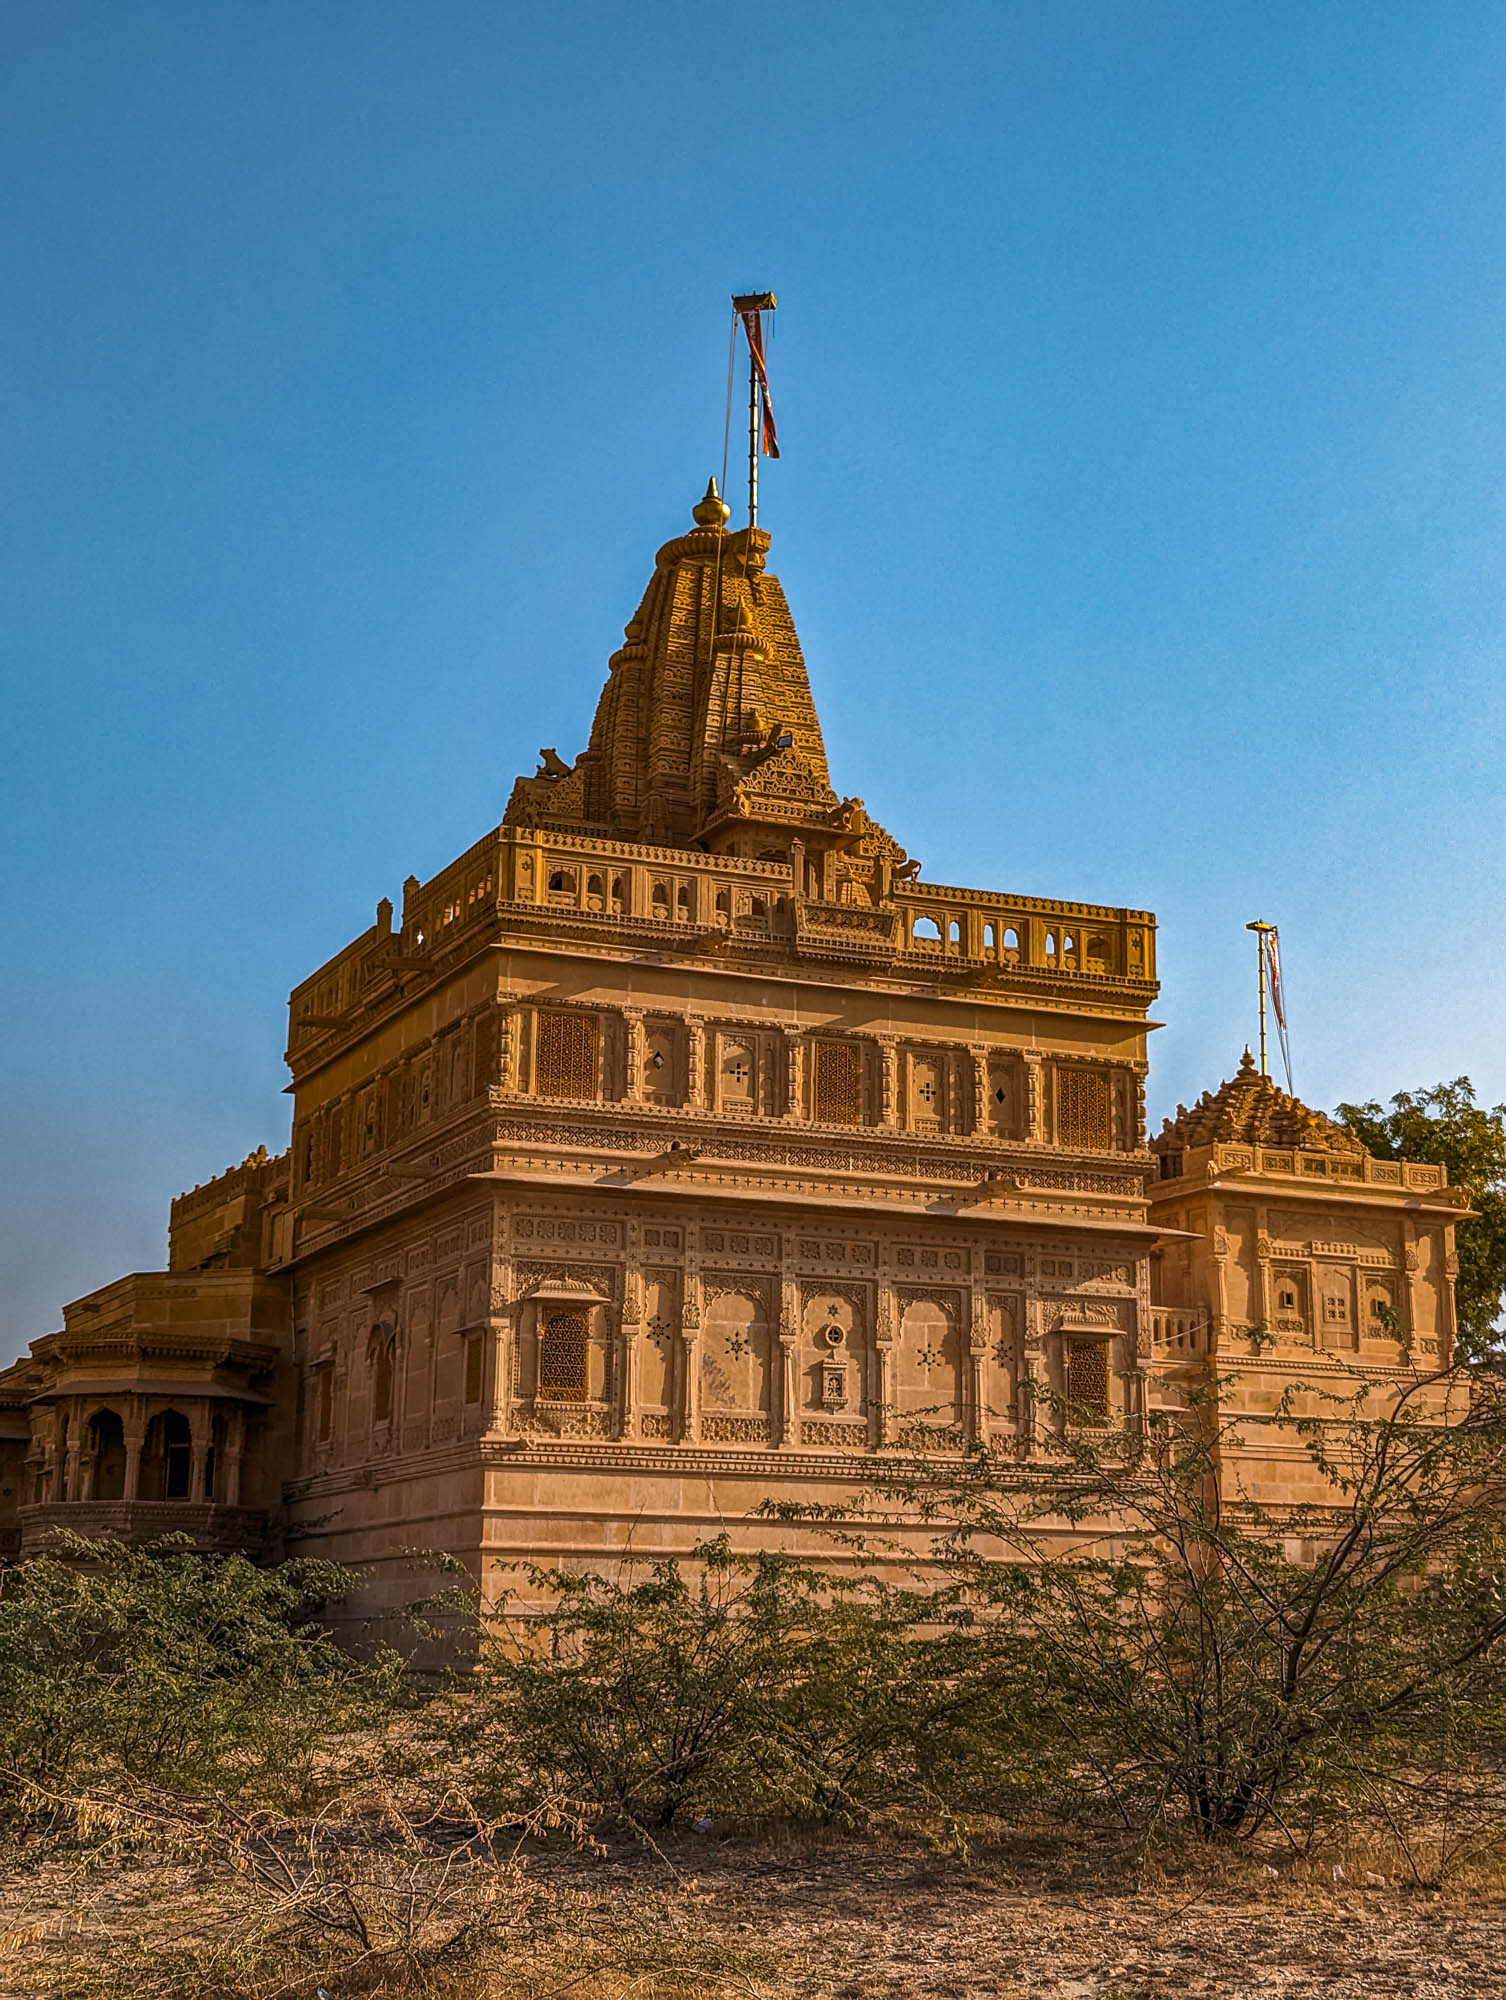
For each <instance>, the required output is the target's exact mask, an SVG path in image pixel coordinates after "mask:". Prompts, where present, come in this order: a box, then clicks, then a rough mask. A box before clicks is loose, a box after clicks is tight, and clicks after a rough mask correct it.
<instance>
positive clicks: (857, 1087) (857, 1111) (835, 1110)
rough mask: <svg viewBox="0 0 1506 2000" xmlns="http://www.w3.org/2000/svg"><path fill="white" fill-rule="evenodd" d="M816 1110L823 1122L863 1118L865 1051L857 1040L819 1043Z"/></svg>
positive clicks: (849, 1122) (853, 1121)
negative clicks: (858, 1044)
mask: <svg viewBox="0 0 1506 2000" xmlns="http://www.w3.org/2000/svg"><path fill="white" fill-rule="evenodd" d="M812 1094H813V1097H814V1100H815V1103H814V1114H815V1118H816V1121H817V1123H818V1124H821V1125H861V1124H862V1122H863V1051H862V1050H861V1049H860V1048H859V1047H858V1046H857V1044H856V1043H855V1042H817V1043H816V1044H815V1084H814V1090H813V1093H812Z"/></svg>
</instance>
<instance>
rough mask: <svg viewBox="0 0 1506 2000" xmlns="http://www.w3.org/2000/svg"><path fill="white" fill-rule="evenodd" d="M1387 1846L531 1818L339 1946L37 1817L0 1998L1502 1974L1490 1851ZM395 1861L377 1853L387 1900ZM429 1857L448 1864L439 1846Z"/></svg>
mask: <svg viewBox="0 0 1506 2000" xmlns="http://www.w3.org/2000/svg"><path fill="white" fill-rule="evenodd" d="M1397 1862H1398V1855H1397V1854H1396V1852H1394V1851H1391V1852H1388V1851H1387V1850H1385V1849H1383V1848H1381V1847H1378V1846H1377V1845H1375V1844H1374V1843H1373V1842H1365V1843H1358V1842H1356V1843H1353V1844H1350V1845H1347V1846H1346V1845H1343V1844H1335V1845H1334V1846H1333V1847H1332V1848H1331V1849H1329V1850H1327V1851H1326V1852H1324V1853H1323V1854H1321V1855H1319V1856H1315V1857H1313V1858H1312V1859H1310V1860H1307V1861H1300V1862H1290V1861H1282V1860H1277V1859H1275V1858H1271V1857H1267V1856H1264V1855H1259V1854H1248V1853H1242V1854H1226V1855H1220V1856H1218V1857H1210V1856H1209V1855H1208V1854H1207V1853H1206V1852H1201V1851H1198V1852H1194V1851H1190V1850H1188V1849H1185V1848H1181V1847H1175V1846H1171V1845H1169V1844H1167V1845H1163V1846H1161V1847H1160V1848H1158V1849H1156V1850H1154V1851H1152V1852H1150V1853H1149V1854H1147V1853H1145V1852H1144V1851H1142V1850H1141V1849H1139V1848H1137V1847H1136V1846H1134V1845H1133V1844H1130V1843H1123V1844H1117V1843H1114V1842H1112V1841H1108V1840H1103V1839H1098V1840H1090V1839H1078V1840H1064V1839H1061V1838H1059V1837H1054V1838H1053V1837H1047V1836H1044V1835H1041V1836H1038V1837H1034V1838H1029V1837H1025V1836H1022V1835H1020V1834H1018V1833H1016V1834H1012V1835H1005V1834H1004V1833H1003V1832H1002V1831H1001V1830H999V1829H983V1830H981V1831H980V1833H979V1835H978V1837H977V1838H975V1840H974V1841H973V1843H972V1845H971V1848H970V1851H969V1853H968V1855H967V1857H966V1858H965V1859H963V1858H960V1857H958V1856H957V1855H954V1854H946V1853H939V1852H937V1851H936V1850H935V1848H934V1847H931V1846H928V1845H927V1844H926V1843H924V1842H921V1841H918V1840H917V1839H915V1838H914V1837H913V1836H911V1835H908V1834H906V1833H904V1832H903V1831H902V1830H890V1831H889V1832H887V1833H879V1834H874V1835H872V1836H869V1837H867V1838H864V1839H861V1840H858V1839H853V1838H851V1837H847V1836H838V1835H835V1834H823V1833H819V1832H807V1831H799V1830H795V1829H790V1828H787V1827H769V1828H743V1829H737V1830H729V1831H719V1830H716V1829H713V1830H712V1831H711V1832H710V1833H709V1834H703V1835H700V1836H697V1835H693V1834H684V1835H679V1836H676V1837H675V1838H673V1839H671V1840H668V1841H666V1842H665V1843H663V1844H662V1846H661V1849H660V1851H659V1853H658V1854H653V1853H650V1852H648V1851H646V1850H645V1849H644V1848H642V1847H640V1846H635V1845H633V1844H631V1843H628V1842H625V1841H624V1842H614V1843H611V1844H608V1845H604V1846H602V1845H597V1846H594V1847H585V1848H582V1847H580V1846H578V1845H572V1844H570V1843H566V1842H559V1843H554V1844H552V1843H550V1842H547V1841H546V1842H542V1843H537V1844H535V1846H534V1848H533V1849H532V1851H531V1853H530V1854H529V1856H528V1857H526V1866H524V1867H523V1868H522V1869H521V1872H520V1873H519V1874H518V1875H517V1876H516V1877H513V1876H511V1875H509V1876H508V1877H507V1878H506V1895H505V1897H502V1898H500V1899H499V1900H501V1901H502V1902H503V1903H504V1904H505V1907H503V1908H502V1909H501V1911H500V1915H501V1918H502V1921H501V1922H500V1923H499V1924H498V1925H496V1926H494V1927H490V1928H489V1927H487V1926H482V1927H480V1929H479V1930H478V1931H477V1933H476V1935H475V1937H474V1939H473V1941H472V1945H471V1947H469V1948H467V1949H465V1950H463V1951H460V1952H457V1953H456V1954H454V1955H453V1956H452V1957H449V1958H446V1957H445V1955H444V1954H440V1955H439V1956H438V1957H437V1958H436V1959H434V1960H433V1961H432V1962H431V1963H429V1964H427V1965H421V1964H419V1963H418V1962H417V1961H416V1960H414V1961H411V1962H405V1961H404V1960H403V1958H402V1956H401V1954H398V1955H396V1956H394V1955H391V1954H388V1955H386V1956H383V1955H382V1954H380V1953H377V1954H366V1955H365V1956H362V1955H361V1954H359V1953H356V1954H352V1953H351V1952H350V1951H349V1950H344V1951H341V1950H337V1949H335V1948H334V1947H333V1946H330V1947H329V1948H327V1949H325V1950H324V1951H323V1955H322V1956H321V1955H320V1952H319V1951H318V1950H317V1949H315V1950H311V1949H310V1944H309V1940H308V1939H307V1938H303V1939H301V1940H300V1939H297V1938H292V1939H289V1940H286V1941H284V1942H283V1943H281V1944H280V1943H279V1941H278V1938H277V1935H276V1928H275V1925H274V1926H271V1927H269V1926H268V1924H267V1921H266V1910H265V1903H264V1899H261V1900H259V1898H258V1895H257V1892H256V1889H255V1885H250V1886H248V1885H247V1884H246V1883H245V1882H244V1881H243V1880H234V1879H227V1878H226V1876H225V1874H224V1872H223V1871H222V1870H215V1869H211V1868H208V1867H206V1866H204V1865H203V1864H202V1863H198V1864H196V1863H194V1862H192V1861H189V1860H185V1859H183V1858H181V1857H173V1856H171V1855H167V1854H164V1853H162V1852H155V1853H154V1852H152V1851H150V1850H149V1849H148V1848H146V1847H140V1848H124V1849H121V1848H116V1849H115V1850H114V1851H111V1852H106V1853H95V1854H93V1855H92V1856H91V1855H88V1854H85V1853H83V1852H81V1851H74V1852H72V1853H67V1852H63V1851H60V1850H56V1849H49V1848H48V1847H47V1846H46V1845H45V1844H44V1843H41V1842H39V1841H34V1842H32V1843H30V1844H29V1846H28V1845H22V1846H20V1847H17V1848H15V1849H14V1850H13V1851H12V1852H11V1853H10V1855H9V1856H8V1857H7V1867H6V1871H5V1875H4V1883H3V1891H0V1895H3V1900H0V1932H3V1933H4V1935H3V1938H0V2000H22V1997H23V1996H24V2000H44V1996H52V2000H105V1996H109V2000H114V1996H117V1995H118V1996H125V1995H131V1996H132V2000H156V1996H162V2000H187V1996H190V1995H193V1996H204V2000H211V1996H212V2000H243V1996H246V1997H248V2000H251V1997H254V2000H274V1996H275V2000H312V1996H313V1993H314V1989H315V1987H316V1986H317V1985H319V1984H321V1983H322V1984H324V1985H325V1986H327V1988H328V1990H329V1992H330V1994H331V1995H332V2000H356V1997H357V1996H368V1995H371V1996H375V1995H380V1994H385V1995H390V1996H394V2000H395V1996H397V1995H399V1994H401V1995H405V1996H408V1995H414V1994H418V1993H427V1994H430V1995H433V1996H435V2000H556V1996H557V2000H690V1996H692V1995H693V1996H695V2000H796V1996H798V1997H799V2000H806V1996H817V1995H820V1996H829V2000H984V1996H987V1997H988V2000H1024V1996H1026V1995H1030V1996H1033V2000H1046V1996H1050V2000H1164V1996H1166V1995H1167V1994H1171V1993H1175V1994H1176V1995H1177V1996H1179V2000H1180V1996H1188V2000H1200V1996H1204V1995H1218V1996H1225V1995H1227V1996H1249V2000H1256V1996H1258V2000H1298V1996H1301V2000H1310V1996H1312V1995H1314V1994H1322V1996H1323V2000H1371V1997H1372V1996H1379V1995H1382V1994H1384V1995H1386V1996H1387V2000H1390V1996H1393V1995H1409V1996H1412V2000H1445V1996H1447V2000H1453V1997H1454V1996H1457V1995H1459V1994H1470V1993H1480V1994H1486V1993H1496V1992H1498V1991H1500V1989H1501V1984H1502V1978H1501V1970H1500V1968H1501V1967H1502V1965H1503V1964H1506V1878H1503V1874H1502V1870H1501V1867H1500V1864H1499V1862H1498V1860H1492V1859H1488V1858H1482V1859H1481V1860H1479V1861H1478V1862H1476V1864H1475V1865H1474V1866H1473V1868H1472V1869H1471V1870H1470V1872H1469V1873H1467V1874H1466V1875H1465V1876H1463V1877H1462V1878H1460V1879H1457V1880H1454V1881H1450V1882H1449V1883H1448V1885H1447V1886H1446V1887H1444V1888H1441V1889H1429V1888H1419V1887H1417V1886H1416V1885H1415V1883H1412V1882H1411V1880H1410V1878H1409V1877H1408V1876H1407V1874H1406V1871H1405V1869H1404V1868H1402V1869H1399V1868H1398V1866H1397ZM362 1865H363V1866H366V1867H368V1869H369V1871H370V1872H369V1875H368V1878H367V1879H368V1886H370V1884H372V1883H374V1882H375V1881H376V1880H377V1878H378V1877H379V1876H380V1875H381V1868H382V1866H386V1865H388V1864H386V1863H383V1864H381V1865H373V1864H372V1863H371V1860H370V1856H369V1855H368V1856H367V1857H366V1860H365V1862H363V1864H362ZM407 1865H409V1864H408V1863H404V1862H402V1861H401V1858H399V1860H398V1862H395V1863H393V1864H392V1871H393V1872H392V1873H391V1874H390V1876H389V1889H390V1892H391V1894H392V1895H393V1896H394V1897H395V1898H397V1899H398V1900H401V1898H402V1896H403V1895H404V1894H405V1893H408V1890H405V1888H404V1886H403V1877H402V1873H401V1870H402V1867H403V1866H407ZM423 1865H424V1866H425V1867H429V1868H431V1869H432V1868H441V1869H442V1867H443V1863H442V1862H438V1861H435V1860H434V1858H433V1857H429V1858H428V1859H426V1860H425V1862H424V1863H423ZM1336 1867H1337V1868H1338V1869H1340V1870H1341V1871H1342V1873H1341V1874H1340V1875H1339V1876H1338V1877H1337V1878H1336V1877H1335V1874H1334V1870H1335V1868H1336ZM1273 1870H1274V1872H1271V1871H1273ZM1368 1878H1376V1879H1368ZM1379 1878H1384V1880H1381V1879H1379ZM410 1886H411V1885H410ZM450 1886H451V1887H452V1888H453V1889H454V1890H455V1892H456V1894H455V1897H454V1899H453V1900H451V1901H447V1902H446V1903H445V1905H444V1912H443V1915H444V1921H445V1922H449V1921H450V1919H451V1918H452V1917H453V1916H454V1914H455V1911H456V1910H457V1909H462V1908H463V1907H464V1906H466V1904H467V1899H468V1898H470V1897H471V1895H472V1892H473V1891H476V1890H480V1889H481V1888H482V1887H483V1886H484V1885H483V1883H482V1881H481V1880H480V1879H479V1878H476V1879H470V1878H468V1877H467V1876H466V1874H465V1872H464V1871H463V1870H462V1871H460V1872H459V1873H457V1872H456V1871H455V1870H453V1869H452V1870H451V1882H450ZM496 1888H497V1885H496V1882H495V1881H493V1883H492V1891H493V1892H495V1891H496ZM372 1893H375V1891H374V1890H373V1891H372ZM248 1914H249V1915H250V1916H251V1917H252V1918H253V1919H255V1921H252V1922H250V1923H249V1924H248Z"/></svg>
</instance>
